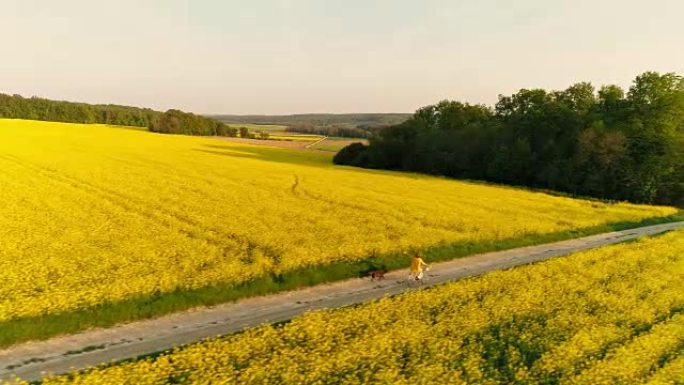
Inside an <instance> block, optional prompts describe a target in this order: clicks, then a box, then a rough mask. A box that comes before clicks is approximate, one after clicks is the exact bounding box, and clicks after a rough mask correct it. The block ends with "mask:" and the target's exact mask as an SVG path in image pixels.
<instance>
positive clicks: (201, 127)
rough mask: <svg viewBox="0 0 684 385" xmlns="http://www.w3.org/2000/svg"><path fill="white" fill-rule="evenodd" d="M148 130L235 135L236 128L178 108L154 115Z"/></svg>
mask: <svg viewBox="0 0 684 385" xmlns="http://www.w3.org/2000/svg"><path fill="white" fill-rule="evenodd" d="M149 128H150V131H152V132H159V133H162V134H183V135H219V136H237V133H238V130H237V128H234V127H228V126H227V125H226V124H224V123H222V122H219V121H217V120H214V119H211V118H207V117H204V116H200V115H195V114H191V113H189V112H183V111H179V110H173V109H172V110H168V111H166V112H165V113H163V114H159V115H158V116H156V117H155V118H154V119H153V120H152V121H151V122H150V125H149Z"/></svg>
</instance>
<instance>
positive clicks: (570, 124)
mask: <svg viewBox="0 0 684 385" xmlns="http://www.w3.org/2000/svg"><path fill="white" fill-rule="evenodd" d="M334 161H335V163H337V164H346V165H353V166H361V167H367V168H381V169H393V170H407V171H417V172H424V173H429V174H437V175H445V176H450V177H456V178H467V179H479V180H486V181H492V182H498V183H506V184H514V185H522V186H530V187H535V188H544V189H553V190H559V191H565V192H568V193H570V194H573V195H586V196H593V197H598V198H603V199H615V200H629V201H634V202H648V203H662V204H674V205H678V206H680V207H684V78H682V76H679V75H676V74H674V73H668V74H659V73H655V72H646V73H644V74H642V75H640V76H638V77H637V78H636V79H635V80H634V82H633V84H632V86H631V87H630V88H629V90H628V91H627V92H625V91H624V90H623V89H621V88H620V87H618V86H615V85H608V86H603V87H601V88H600V89H599V90H598V91H596V90H595V89H594V87H593V86H592V85H591V84H589V83H578V84H575V85H573V86H571V87H569V88H567V89H566V90H563V91H545V90H543V89H530V90H528V89H522V90H520V91H519V92H517V93H516V94H513V95H511V96H499V101H498V103H497V104H496V106H495V107H494V108H490V107H488V106H484V105H471V104H468V103H460V102H455V101H442V102H440V103H438V104H436V105H431V106H427V107H424V108H421V109H419V110H418V111H416V112H415V114H413V116H412V117H411V118H410V119H408V120H407V121H406V122H404V123H401V124H397V125H393V126H391V127H387V128H385V129H383V130H381V131H380V132H379V133H378V135H376V136H374V137H373V138H371V140H370V144H369V145H368V146H365V145H362V144H358V143H357V144H353V145H350V146H348V147H346V148H344V149H343V150H342V151H340V152H339V153H338V154H337V156H336V157H335V159H334Z"/></svg>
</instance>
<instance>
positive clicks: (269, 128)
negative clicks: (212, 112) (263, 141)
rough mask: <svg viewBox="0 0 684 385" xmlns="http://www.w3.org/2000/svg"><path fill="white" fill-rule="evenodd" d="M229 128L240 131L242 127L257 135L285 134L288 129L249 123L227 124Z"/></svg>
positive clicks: (275, 125)
mask: <svg viewBox="0 0 684 385" xmlns="http://www.w3.org/2000/svg"><path fill="white" fill-rule="evenodd" d="M227 126H228V127H234V128H237V129H240V127H247V128H248V129H249V132H252V133H257V132H268V133H269V134H270V133H276V132H285V130H286V129H287V126H282V125H277V124H249V123H244V124H232V123H231V124H227Z"/></svg>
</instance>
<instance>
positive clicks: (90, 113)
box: [0, 94, 237, 136]
mask: <svg viewBox="0 0 684 385" xmlns="http://www.w3.org/2000/svg"><path fill="white" fill-rule="evenodd" d="M0 118H11V119H31V120H45V121H51V122H65V123H102V124H112V125H117V126H136V127H148V128H149V129H150V131H153V132H161V133H167V134H185V135H221V136H236V135H237V129H235V128H231V127H228V126H226V125H225V124H223V123H221V122H219V121H216V120H214V119H211V118H207V117H204V116H199V115H195V114H191V113H188V112H182V111H179V110H168V111H166V112H164V113H162V112H159V111H154V110H151V109H149V108H138V107H128V106H118V105H113V104H87V103H74V102H66V101H61V100H49V99H43V98H38V97H32V98H24V97H22V96H20V95H5V94H0Z"/></svg>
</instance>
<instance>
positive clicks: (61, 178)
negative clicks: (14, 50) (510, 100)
mask: <svg viewBox="0 0 684 385" xmlns="http://www.w3.org/2000/svg"><path fill="white" fill-rule="evenodd" d="M0 197H2V204H1V205H0V321H6V320H10V319H17V318H22V317H30V316H37V315H42V314H53V313H57V312H64V311H69V310H73V309H78V308H83V307H87V306H91V305H96V304H102V303H109V302H116V301H120V300H122V299H127V298H130V297H132V296H136V295H141V294H152V293H166V292H170V291H173V290H178V289H180V290H184V289H193V288H200V287H204V286H207V285H212V284H218V283H240V282H245V281H249V280H252V279H253V278H255V277H261V276H264V275H265V274H270V273H283V272H288V271H293V270H294V269H298V268H302V267H307V266H317V265H322V264H327V263H331V262H336V261H337V262H339V261H357V260H360V259H364V258H366V257H367V256H369V255H375V254H384V253H393V252H398V251H400V250H405V249H407V248H409V247H415V248H425V247H428V246H435V245H442V244H450V243H454V242H465V241H472V242H475V243H477V242H481V241H493V240H502V239H511V238H520V237H524V236H528V235H539V234H548V233H553V232H562V231H568V230H571V229H577V228H585V227H591V226H596V225H601V224H605V223H611V222H622V221H636V220H640V219H643V218H647V217H654V216H665V215H669V214H673V213H674V212H675V210H674V209H673V208H666V207H652V206H637V205H630V204H603V203H597V202H590V201H584V200H574V199H569V198H563V197H553V196H550V195H546V194H542V193H533V192H528V191H523V190H518V189H513V188H504V187H495V186H487V185H482V184H476V183H464V182H458V181H453V180H447V179H440V178H433V177H426V176H419V175H412V174H401V173H394V172H381V171H368V170H356V169H351V168H343V167H335V166H333V165H331V164H330V157H329V156H328V155H322V154H318V153H312V152H295V151H290V150H284V149H275V148H268V147H257V146H248V145H240V144H236V143H228V142H225V141H218V140H214V139H211V138H198V137H185V136H167V135H160V134H153V133H148V132H144V131H141V130H135V129H124V128H117V127H108V126H103V125H79V124H64V123H50V122H36V121H22V120H0Z"/></svg>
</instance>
